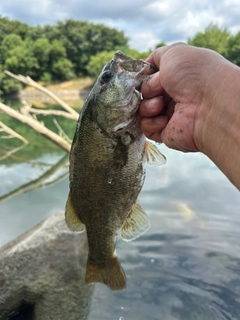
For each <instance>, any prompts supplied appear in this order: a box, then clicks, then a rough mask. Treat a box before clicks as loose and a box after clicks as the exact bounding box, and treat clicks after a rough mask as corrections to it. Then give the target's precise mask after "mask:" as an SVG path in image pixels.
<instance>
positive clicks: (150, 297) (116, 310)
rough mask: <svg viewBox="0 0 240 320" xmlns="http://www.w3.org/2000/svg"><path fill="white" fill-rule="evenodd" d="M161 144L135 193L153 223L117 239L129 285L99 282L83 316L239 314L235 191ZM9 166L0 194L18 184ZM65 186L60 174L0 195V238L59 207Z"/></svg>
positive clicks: (201, 161)
mask: <svg viewBox="0 0 240 320" xmlns="http://www.w3.org/2000/svg"><path fill="white" fill-rule="evenodd" d="M161 149H162V152H163V153H164V154H165V155H166V156H167V159H168V163H167V165H166V166H164V167H159V168H148V170H147V179H146V183H145V185H144V188H143V191H142V193H141V195H140V202H141V205H142V207H143V208H144V209H145V211H146V212H147V213H148V214H149V216H150V220H151V223H152V227H151V229H150V230H149V231H148V232H147V233H146V234H144V235H143V236H141V237H140V238H138V239H137V240H135V241H132V242H130V243H126V242H124V241H122V240H121V239H119V240H118V243H117V253H118V256H119V259H120V260H121V263H122V265H123V268H124V270H125V273H126V276H127V282H128V283H127V289H126V290H125V291H123V292H111V291H110V290H109V289H108V288H106V287H105V286H103V285H101V284H97V285H96V286H95V289H94V294H93V298H92V307H91V311H90V314H89V316H88V320H95V319H98V320H108V319H109V320H113V319H117V320H118V319H121V320H122V319H125V320H128V319H131V320H132V319H138V320H143V319H144V320H159V319H162V320H183V319H184V320H185V319H188V320H191V319H194V320H197V319H209V320H212V319H214V320H217V319H240V277H239V274H240V233H239V228H240V196H239V192H238V191H237V190H236V188H235V187H233V186H232V185H231V184H230V182H229V181H228V180H227V179H226V178H225V177H224V175H223V174H222V173H221V172H220V171H219V170H218V169H217V168H216V167H215V166H214V165H213V164H212V163H211V162H210V161H209V160H208V159H207V158H206V157H204V156H203V155H201V154H187V155H186V154H183V153H178V152H176V151H172V150H168V149H167V148H165V147H162V148H161ZM46 157H49V159H50V156H49V155H46ZM52 159H53V158H52ZM40 160H41V161H42V159H38V161H39V162H40ZM55 160H56V159H55ZM55 160H54V161H55ZM23 165H24V164H23ZM25 166H27V164H25ZM26 168H27V167H26ZM4 170H5V169H3V168H2V167H0V172H1V176H2V175H3V174H4ZM9 170H10V171H8V173H7V174H6V172H5V176H4V177H5V179H4V180H2V184H1V189H0V190H1V195H2V193H3V191H4V190H5V189H6V188H7V189H9V188H10V187H9V186H10V184H11V181H12V184H14V183H17V182H14V181H17V180H14V179H15V175H16V170H19V167H17V166H14V165H12V166H11V167H10V169H9ZM21 170H23V167H21ZM25 170H29V168H28V169H25ZM37 170H39V169H37V168H36V170H33V172H34V173H32V174H31V175H30V176H31V177H36V176H35V174H37ZM19 179H20V178H19ZM20 180H21V179H20ZM20 180H18V181H20ZM9 190H10V189H9ZM67 192H68V178H65V179H64V180H61V181H58V182H56V183H55V184H54V185H48V186H45V187H43V188H40V189H37V190H32V191H28V192H27V193H23V194H18V195H17V196H14V197H12V198H11V199H9V200H6V201H3V202H0V244H3V243H6V242H7V241H9V240H10V239H11V238H14V237H15V236H16V235H17V234H20V233H22V232H24V231H25V230H26V229H28V228H30V227H32V226H33V225H34V224H36V222H38V221H40V220H42V219H44V218H45V217H47V216H49V215H50V214H52V213H53V212H55V211H57V210H58V209H61V210H63V209H64V205H65V200H66V197H67Z"/></svg>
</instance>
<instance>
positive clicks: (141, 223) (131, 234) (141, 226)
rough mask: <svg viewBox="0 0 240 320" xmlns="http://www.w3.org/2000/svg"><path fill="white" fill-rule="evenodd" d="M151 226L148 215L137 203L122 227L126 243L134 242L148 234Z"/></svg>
mask: <svg viewBox="0 0 240 320" xmlns="http://www.w3.org/2000/svg"><path fill="white" fill-rule="evenodd" d="M150 226H151V225H150V221H149V219H148V216H147V214H146V213H145V212H144V211H143V209H142V207H141V206H140V205H139V203H138V202H136V203H135V204H134V205H133V207H132V210H131V212H130V213H129V215H128V216H127V219H126V220H125V222H124V224H123V226H122V227H121V237H122V239H123V240H125V241H131V240H134V239H136V238H138V237H139V236H140V235H141V234H143V233H144V232H146V231H147V230H148V229H149V228H150Z"/></svg>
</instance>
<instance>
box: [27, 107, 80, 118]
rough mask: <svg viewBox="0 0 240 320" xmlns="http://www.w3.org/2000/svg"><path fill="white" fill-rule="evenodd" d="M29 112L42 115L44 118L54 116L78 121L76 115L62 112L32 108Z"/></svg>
mask: <svg viewBox="0 0 240 320" xmlns="http://www.w3.org/2000/svg"><path fill="white" fill-rule="evenodd" d="M29 112H31V113H35V114H41V115H43V116H49V115H52V116H60V117H64V118H67V119H71V120H76V117H75V115H74V114H71V113H68V112H64V111H61V110H39V109H35V108H30V109H29Z"/></svg>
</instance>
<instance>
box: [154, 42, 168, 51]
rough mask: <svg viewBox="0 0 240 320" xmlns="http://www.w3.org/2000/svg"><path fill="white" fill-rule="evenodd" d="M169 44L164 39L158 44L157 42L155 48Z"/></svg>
mask: <svg viewBox="0 0 240 320" xmlns="http://www.w3.org/2000/svg"><path fill="white" fill-rule="evenodd" d="M166 45H167V44H166V42H164V41H161V42H159V43H158V44H156V46H155V49H157V48H160V47H165V46H166Z"/></svg>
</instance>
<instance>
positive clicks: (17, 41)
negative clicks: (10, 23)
mask: <svg viewBox="0 0 240 320" xmlns="http://www.w3.org/2000/svg"><path fill="white" fill-rule="evenodd" d="M22 44H23V41H22V39H21V37H20V36H19V35H17V34H15V33H12V34H10V35H7V36H6V37H5V38H4V39H3V41H2V43H1V46H0V61H1V64H3V63H4V61H5V59H6V58H7V57H8V56H9V51H10V50H13V49H14V48H16V47H18V46H21V45H22Z"/></svg>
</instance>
